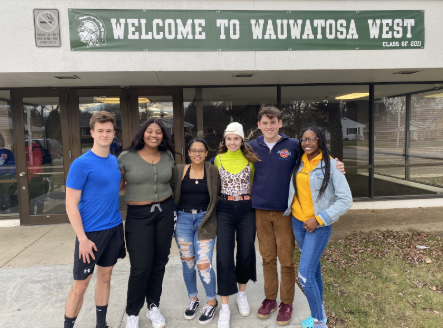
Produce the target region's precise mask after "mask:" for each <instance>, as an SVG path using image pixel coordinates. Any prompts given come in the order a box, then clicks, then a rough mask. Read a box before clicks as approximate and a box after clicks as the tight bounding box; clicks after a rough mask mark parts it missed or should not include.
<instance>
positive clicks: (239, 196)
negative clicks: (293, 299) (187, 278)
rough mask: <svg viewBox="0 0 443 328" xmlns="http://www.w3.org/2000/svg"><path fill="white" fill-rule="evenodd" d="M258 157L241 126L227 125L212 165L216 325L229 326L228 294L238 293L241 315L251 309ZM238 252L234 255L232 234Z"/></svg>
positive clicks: (237, 124)
mask: <svg viewBox="0 0 443 328" xmlns="http://www.w3.org/2000/svg"><path fill="white" fill-rule="evenodd" d="M257 161H259V159H258V157H257V156H256V155H255V154H254V152H253V151H252V149H251V147H250V146H249V145H248V144H246V143H245V140H244V132H243V126H242V125H241V124H240V123H236V122H234V123H231V124H229V125H228V126H227V128H226V130H225V132H224V135H223V141H222V143H221V145H220V150H219V152H218V155H217V156H216V158H215V161H214V165H215V166H216V167H217V169H218V170H219V173H220V179H221V197H220V200H219V202H218V205H217V287H218V294H219V295H220V296H221V301H222V309H221V310H220V316H219V320H218V328H229V327H230V325H229V321H230V310H229V305H228V301H229V296H230V295H234V294H237V305H238V309H239V312H240V315H242V316H248V315H249V314H250V313H251V310H250V308H249V304H248V300H247V298H246V295H245V291H246V284H247V283H248V281H249V280H252V281H256V280H257V272H256V259H255V247H254V243H255V234H256V228H255V213H254V210H253V209H252V206H251V186H252V181H253V179H254V163H255V162H257ZM236 235H237V256H236V258H235V259H234V247H235V237H236Z"/></svg>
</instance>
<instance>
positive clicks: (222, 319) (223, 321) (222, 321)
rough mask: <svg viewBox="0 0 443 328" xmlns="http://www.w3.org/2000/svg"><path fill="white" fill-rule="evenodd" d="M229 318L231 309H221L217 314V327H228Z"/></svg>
mask: <svg viewBox="0 0 443 328" xmlns="http://www.w3.org/2000/svg"><path fill="white" fill-rule="evenodd" d="M230 319H231V311H230V310H229V309H225V310H223V309H221V310H220V312H219V315H218V325H217V327H218V328H230V327H231V326H230V325H229V321H230Z"/></svg>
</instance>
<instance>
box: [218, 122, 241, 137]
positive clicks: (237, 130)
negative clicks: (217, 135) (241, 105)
mask: <svg viewBox="0 0 443 328" xmlns="http://www.w3.org/2000/svg"><path fill="white" fill-rule="evenodd" d="M227 134H236V135H238V136H240V137H241V138H242V139H243V140H245V134H244V132H243V126H242V125H241V124H240V123H237V122H233V123H231V124H229V125H228V126H227V127H226V130H225V133H224V134H223V138H224V137H226V135H227Z"/></svg>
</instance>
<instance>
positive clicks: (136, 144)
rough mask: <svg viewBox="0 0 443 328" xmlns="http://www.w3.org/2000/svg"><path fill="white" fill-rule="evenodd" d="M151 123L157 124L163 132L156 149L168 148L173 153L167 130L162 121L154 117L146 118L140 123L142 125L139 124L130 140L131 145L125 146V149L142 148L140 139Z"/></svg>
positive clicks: (163, 149) (164, 149) (135, 149)
mask: <svg viewBox="0 0 443 328" xmlns="http://www.w3.org/2000/svg"><path fill="white" fill-rule="evenodd" d="M153 123H155V124H158V126H159V127H160V129H161V130H162V134H163V140H162V142H161V144H160V145H159V146H158V150H160V151H166V150H169V151H170V152H171V154H172V155H173V154H174V147H173V145H172V142H171V136H170V135H169V133H168V130H167V129H166V127H165V125H164V124H163V123H162V121H160V120H157V119H155V118H150V119H148V120H147V121H146V122H145V123H143V124H142V126H140V129H139V130H138V132H137V133H136V134H135V136H134V139H133V140H132V142H131V145H130V146H129V147H128V148H126V149H125V150H127V151H137V150H140V149H142V148H143V147H144V144H143V143H141V141H142V140H143V138H144V135H145V131H146V129H147V128H148V126H150V125H151V124H153Z"/></svg>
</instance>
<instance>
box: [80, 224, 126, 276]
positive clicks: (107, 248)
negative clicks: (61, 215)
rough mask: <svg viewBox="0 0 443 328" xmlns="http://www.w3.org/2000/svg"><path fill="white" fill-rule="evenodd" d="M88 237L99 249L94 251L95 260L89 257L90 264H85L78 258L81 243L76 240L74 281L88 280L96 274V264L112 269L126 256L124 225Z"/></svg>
mask: <svg viewBox="0 0 443 328" xmlns="http://www.w3.org/2000/svg"><path fill="white" fill-rule="evenodd" d="M86 237H88V239H89V240H90V241H92V242H94V243H95V246H96V247H97V251H95V250H94V249H93V250H92V251H93V252H94V256H95V260H94V259H92V257H91V256H89V260H90V263H88V261H86V263H85V262H83V259H79V258H78V248H79V243H78V238H75V252H74V280H85V279H86V278H88V277H89V275H91V274H92V273H93V272H94V267H95V265H96V264H97V265H99V266H101V267H111V266H113V265H115V263H117V259H122V258H124V257H125V256H126V248H125V238H124V233H123V223H121V224H119V225H118V226H116V227H114V228H111V229H107V230H102V231H93V232H87V233H86Z"/></svg>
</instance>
